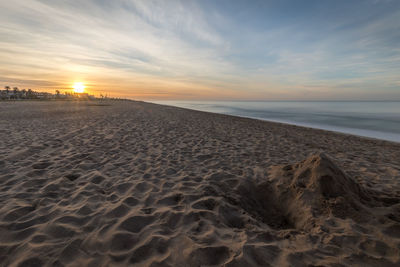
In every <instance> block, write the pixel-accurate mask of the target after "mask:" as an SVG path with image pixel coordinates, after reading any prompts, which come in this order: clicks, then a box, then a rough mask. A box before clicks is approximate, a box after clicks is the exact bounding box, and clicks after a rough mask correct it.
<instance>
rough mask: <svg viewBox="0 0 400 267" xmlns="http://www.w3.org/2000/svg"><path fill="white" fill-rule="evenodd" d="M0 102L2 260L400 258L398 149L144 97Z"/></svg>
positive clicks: (364, 262) (203, 262)
mask: <svg viewBox="0 0 400 267" xmlns="http://www.w3.org/2000/svg"><path fill="white" fill-rule="evenodd" d="M109 104H110V105H88V103H86V102H8V103H0V204H1V205H0V265H1V266H125V265H130V264H131V265H137V266H223V265H226V266H270V265H272V266H307V265H309V266H311V265H319V266H342V265H357V266H400V256H399V251H400V204H399V200H400V184H399V183H400V145H399V144H394V143H390V142H384V141H377V140H369V139H363V138H358V137H355V136H348V135H343V134H335V133H330V132H325V131H320V130H313V129H307V128H301V127H296V126H288V125H283V124H277V123H268V122H261V121H257V120H252V119H245V118H236V117H231V116H224V115H217V114H211V113H204V112H197V111H190V110H185V109H179V108H173V107H166V106H160V105H154V104H148V103H142V102H110V103H109Z"/></svg>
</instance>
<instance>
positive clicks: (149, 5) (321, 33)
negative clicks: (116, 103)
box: [0, 0, 400, 100]
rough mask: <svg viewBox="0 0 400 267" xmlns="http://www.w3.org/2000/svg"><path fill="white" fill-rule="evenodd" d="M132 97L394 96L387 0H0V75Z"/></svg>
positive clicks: (35, 84)
mask: <svg viewBox="0 0 400 267" xmlns="http://www.w3.org/2000/svg"><path fill="white" fill-rule="evenodd" d="M76 82H82V83H84V84H85V85H86V89H87V91H88V92H89V93H93V94H95V95H98V94H100V93H103V94H105V93H106V94H108V95H110V96H115V97H124V98H131V99H141V100H400V1H397V0H360V1H357V0H345V1H342V0H304V1H297V0H293V1H287V0H279V1H268V0H265V1H257V0H253V1H250V0H247V1H246V0H243V1H242V0H237V1H235V0H199V1H192V0H182V1H177V0H163V1H161V0H113V1H110V0H13V1H6V0H0V85H1V86H5V85H10V86H18V87H19V88H26V89H27V88H31V89H34V90H41V91H48V92H52V91H54V90H56V89H61V90H71V87H72V86H73V84H74V83H76Z"/></svg>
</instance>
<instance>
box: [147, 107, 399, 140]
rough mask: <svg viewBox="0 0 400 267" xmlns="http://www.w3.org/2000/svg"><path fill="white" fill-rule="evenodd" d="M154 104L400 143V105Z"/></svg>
mask: <svg viewBox="0 0 400 267" xmlns="http://www.w3.org/2000/svg"><path fill="white" fill-rule="evenodd" d="M154 103H158V104H164V105H170V106H177V107H184V108H190V109H195V110H201V111H209V112H215V113H222V114H229V115H235V116H242V117H249V118H256V119H261V120H268V121H276V122H283V123H288V124H294V125H299V126H306V127H312V128H318V129H324V130H330V131H336V132H342V133H348V134H354V135H359V136H366V137H372V138H377V139H384V140H389V141H395V142H400V102H292V101H290V102H227V101H218V102H200V101H155V102H154Z"/></svg>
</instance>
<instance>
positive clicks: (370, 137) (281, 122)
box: [131, 100, 400, 145]
mask: <svg viewBox="0 0 400 267" xmlns="http://www.w3.org/2000/svg"><path fill="white" fill-rule="evenodd" d="M131 101H135V100H131ZM140 102H144V103H148V104H154V105H161V106H166V107H173V108H180V109H186V110H190V111H196V112H205V113H210V114H218V115H225V116H232V117H237V118H245V119H252V120H257V121H263V122H268V123H277V124H282V125H289V126H296V127H301V128H306V129H312V130H320V131H326V132H329V133H333V134H341V135H345V136H353V137H358V138H365V139H367V140H375V141H384V142H390V143H394V144H397V145H400V139H399V140H398V141H396V140H397V139H396V140H394V139H395V137H393V138H394V139H393V140H391V139H381V138H377V137H373V136H367V135H358V134H354V133H350V132H344V131H343V132H342V131H338V130H334V129H328V127H330V126H327V127H326V128H325V129H324V128H318V126H315V127H313V126H312V124H311V123H310V124H309V126H307V125H306V124H300V123H299V124H297V123H296V122H286V121H280V120H273V119H265V118H261V117H247V116H240V115H232V114H227V113H218V112H212V111H205V110H198V109H192V108H186V107H179V106H173V105H167V104H162V103H155V102H147V101H140ZM271 102H275V101H271ZM285 102H287V101H285ZM304 102H309V101H304ZM391 102H397V101H391ZM322 127H323V126H322ZM334 127H335V126H332V128H334ZM344 129H350V130H352V129H353V128H344ZM354 130H360V131H364V129H358V128H354ZM365 131H370V132H377V133H383V134H391V133H384V132H378V131H373V130H365ZM394 135H396V134H394ZM396 138H397V136H396ZM398 138H400V137H398Z"/></svg>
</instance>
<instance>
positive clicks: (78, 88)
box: [72, 82, 86, 94]
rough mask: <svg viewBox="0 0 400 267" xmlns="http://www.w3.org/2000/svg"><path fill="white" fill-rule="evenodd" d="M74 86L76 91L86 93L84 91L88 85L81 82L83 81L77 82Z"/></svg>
mask: <svg viewBox="0 0 400 267" xmlns="http://www.w3.org/2000/svg"><path fill="white" fill-rule="evenodd" d="M72 88H74V93H79V94H81V93H84V92H85V88H86V86H85V85H84V84H83V83H81V82H77V83H74V85H73V86H72Z"/></svg>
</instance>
